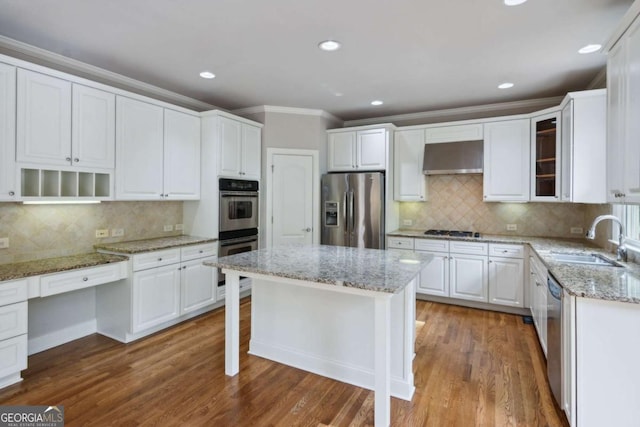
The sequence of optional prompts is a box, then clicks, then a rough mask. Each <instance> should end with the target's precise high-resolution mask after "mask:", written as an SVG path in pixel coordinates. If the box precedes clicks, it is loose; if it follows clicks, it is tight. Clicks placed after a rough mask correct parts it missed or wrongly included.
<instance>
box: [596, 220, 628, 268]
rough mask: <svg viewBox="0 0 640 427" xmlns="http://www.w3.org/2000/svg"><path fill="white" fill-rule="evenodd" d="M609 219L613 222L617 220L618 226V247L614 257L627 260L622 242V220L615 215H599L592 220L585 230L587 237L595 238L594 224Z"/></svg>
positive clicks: (625, 249)
mask: <svg viewBox="0 0 640 427" xmlns="http://www.w3.org/2000/svg"><path fill="white" fill-rule="evenodd" d="M605 219H610V220H611V221H613V222H617V223H618V225H619V226H620V235H619V236H618V249H617V251H616V255H617V257H616V259H617V260H618V261H624V262H626V261H627V248H626V246H625V244H624V225H622V221H620V219H619V218H618V217H617V216H615V215H600V216H598V217H596V219H594V220H593V224H591V227H590V228H589V231H587V239H590V240H593V239H595V238H596V225H598V223H599V222H600V221H602V220H605Z"/></svg>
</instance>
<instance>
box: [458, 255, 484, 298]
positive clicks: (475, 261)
mask: <svg viewBox="0 0 640 427" xmlns="http://www.w3.org/2000/svg"><path fill="white" fill-rule="evenodd" d="M450 262H451V264H450V270H449V272H450V273H449V274H450V275H451V289H450V295H451V297H452V298H460V299H467V300H472V301H482V302H487V301H488V295H487V282H488V274H487V264H488V262H487V257H486V256H480V255H459V254H451V257H450Z"/></svg>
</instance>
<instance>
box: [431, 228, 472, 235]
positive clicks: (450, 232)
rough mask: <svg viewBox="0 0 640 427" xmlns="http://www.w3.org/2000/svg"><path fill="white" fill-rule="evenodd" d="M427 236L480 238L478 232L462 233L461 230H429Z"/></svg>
mask: <svg viewBox="0 0 640 427" xmlns="http://www.w3.org/2000/svg"><path fill="white" fill-rule="evenodd" d="M424 234H426V235H427V236H450V237H480V233H478V232H477V231H476V232H475V233H474V232H473V231H460V230H435V229H431V230H427V231H425V232H424Z"/></svg>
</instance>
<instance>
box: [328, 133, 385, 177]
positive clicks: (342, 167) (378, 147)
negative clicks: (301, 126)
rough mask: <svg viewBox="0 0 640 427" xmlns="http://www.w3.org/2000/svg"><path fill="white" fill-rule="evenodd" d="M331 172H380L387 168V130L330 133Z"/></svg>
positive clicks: (329, 167) (329, 166)
mask: <svg viewBox="0 0 640 427" xmlns="http://www.w3.org/2000/svg"><path fill="white" fill-rule="evenodd" d="M328 144H329V165H328V169H329V172H337V171H380V170H385V169H386V168H387V151H388V146H389V144H388V130H387V129H386V128H375V129H360V130H353V129H352V130H342V129H334V130H331V131H328Z"/></svg>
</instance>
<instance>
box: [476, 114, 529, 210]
mask: <svg viewBox="0 0 640 427" xmlns="http://www.w3.org/2000/svg"><path fill="white" fill-rule="evenodd" d="M529 141H530V123H529V120H528V119H520V120H505V121H500V122H491V123H485V125H484V172H483V189H484V191H483V192H484V200H485V201H487V202H491V201H528V200H529V191H530V186H531V184H530V182H531V175H530V172H529V167H530V159H531V150H530V142H529Z"/></svg>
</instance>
